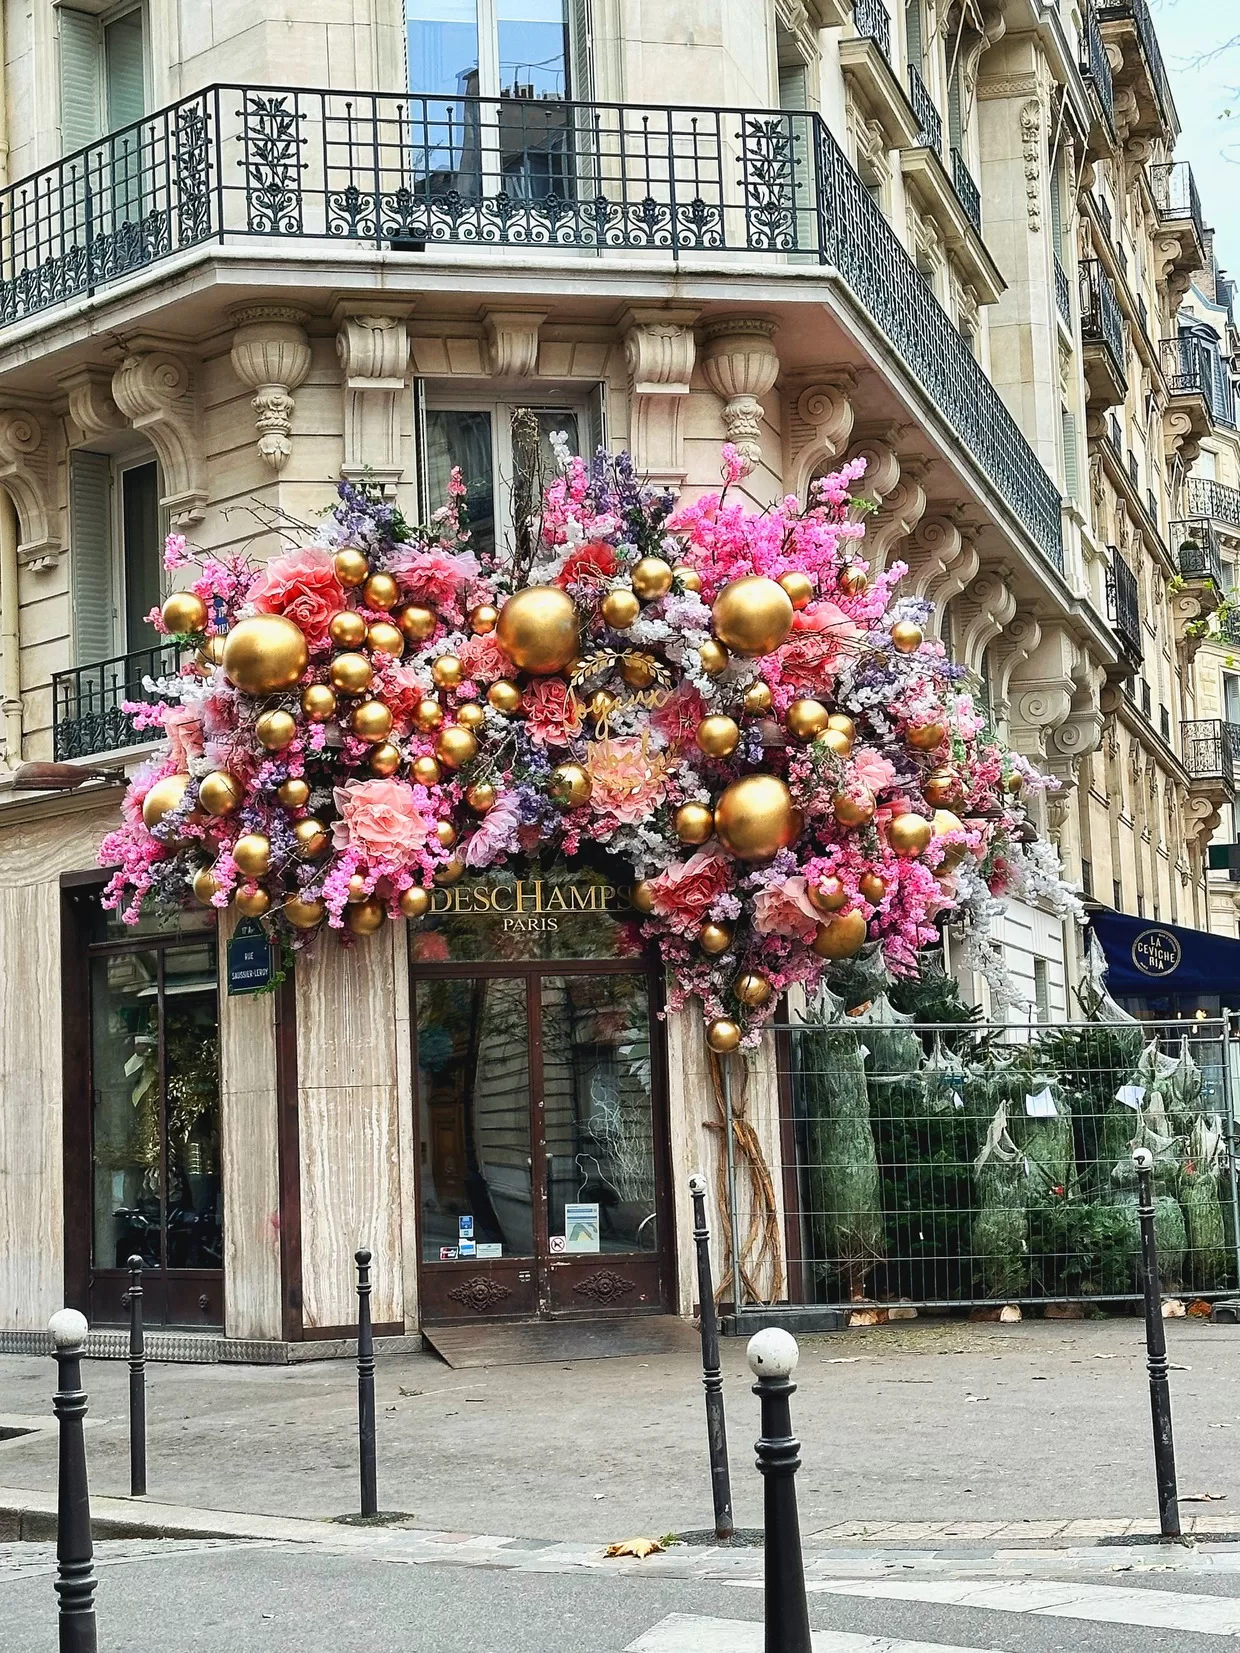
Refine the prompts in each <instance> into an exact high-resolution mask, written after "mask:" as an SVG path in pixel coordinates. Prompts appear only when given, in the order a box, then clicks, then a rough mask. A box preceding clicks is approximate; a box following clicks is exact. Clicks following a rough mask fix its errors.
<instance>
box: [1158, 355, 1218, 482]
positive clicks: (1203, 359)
mask: <svg viewBox="0 0 1240 1653" xmlns="http://www.w3.org/2000/svg"><path fill="white" fill-rule="evenodd" d="M1159 351H1160V354H1161V357H1162V369H1163V373H1164V374H1165V375H1166V379H1167V389H1168V391H1169V392H1170V396H1171V403H1170V406H1169V408H1168V410H1167V419H1168V420H1169V421H1170V424H1169V431H1170V434H1172V435H1173V436H1175V437H1178V438H1180V439H1181V440H1182V442H1183V447H1182V449H1181V458H1182V460H1183V461H1184V463H1185V464H1186V465H1188V464H1191V463H1192V461H1193V460H1194V459H1196V457H1197V454H1198V453H1199V452H1200V449H1201V439H1202V437H1205V436H1208V435H1209V434H1210V430H1211V428H1212V427H1214V426H1223V427H1224V428H1225V429H1229V430H1230V429H1233V428H1234V427H1235V423H1236V409H1235V397H1234V393H1233V391H1232V388H1231V378H1230V376H1229V374H1228V372H1227V368H1226V366H1225V365H1224V363H1223V361H1222V358H1221V357H1220V356H1219V354H1218V352H1217V351H1215V350H1211V349H1210V347H1209V346H1208V345H1207V344H1206V343H1205V342H1204V341H1203V340H1202V339H1200V338H1197V337H1196V336H1195V335H1193V334H1188V333H1185V334H1181V335H1180V337H1179V338H1175V339H1163V341H1162V343H1161V344H1160V345H1159Z"/></svg>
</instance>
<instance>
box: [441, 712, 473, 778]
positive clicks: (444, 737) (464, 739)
mask: <svg viewBox="0 0 1240 1653" xmlns="http://www.w3.org/2000/svg"><path fill="white" fill-rule="evenodd" d="M477 753H478V742H477V741H476V740H475V739H474V737H473V735H471V734H470V732H469V730H468V729H462V728H461V727H460V725H459V724H456V723H452V724H449V725H448V727H447V728H446V729H445V730H444V731H443V733H442V734H441V735H440V737H439V739H438V741H436V743H435V756H436V757H437V758H438V759H439V761H440V763H442V764H443V766H444V768H445V769H459V768H460V767H461V765H462V764H463V763H468V762H469V760H470V759H471V758H473V757H476V756H477Z"/></svg>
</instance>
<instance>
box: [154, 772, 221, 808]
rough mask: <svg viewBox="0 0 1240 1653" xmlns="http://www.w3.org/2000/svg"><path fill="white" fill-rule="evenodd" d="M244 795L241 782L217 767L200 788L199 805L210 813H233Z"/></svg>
mask: <svg viewBox="0 0 1240 1653" xmlns="http://www.w3.org/2000/svg"><path fill="white" fill-rule="evenodd" d="M244 795H245V789H244V787H243V786H242V785H241V782H240V781H239V780H238V779H237V778H236V776H235V775H230V774H229V773H228V771H227V770H226V769H217V770H216V771H215V773H214V775H208V776H206V778H205V779H204V780H203V782H202V784H201V786H200V787H199V788H198V802H199V805H200V806H201V807H202V808H203V809H205V810H206V812H207V814H208V815H231V814H232V812H233V810H234V809H236V807H237V805H238V804H239V803H240V802H241V799H242V798H243V796H244ZM145 814H146V810H145V808H144V809H143V815H145Z"/></svg>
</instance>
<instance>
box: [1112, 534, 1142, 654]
mask: <svg viewBox="0 0 1240 1653" xmlns="http://www.w3.org/2000/svg"><path fill="white" fill-rule="evenodd" d="M1108 550H1109V551H1110V553H1111V566H1110V568H1109V569H1108V571H1107V618H1108V619H1109V620H1110V622H1111V624H1112V625H1113V626H1114V628H1115V635H1116V636H1117V637H1118V638H1119V640H1120V642H1121V643H1122V644H1123V645H1124V647H1125V649H1126V650H1127V651H1128V653H1129V655H1130V656H1131V657H1132V658H1133V659H1134V660H1140V659H1141V656H1142V654H1143V653H1144V650H1143V648H1142V643H1141V603H1140V597H1139V595H1138V589H1137V576H1136V575H1135V574H1134V573H1133V571H1132V569H1131V568H1130V567H1129V566H1128V564H1127V562H1126V561H1125V560H1124V557H1123V555H1122V553H1121V552H1120V551H1119V550H1118V548H1117V547H1116V546H1114V545H1112V546H1109V547H1108Z"/></svg>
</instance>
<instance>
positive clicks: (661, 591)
mask: <svg viewBox="0 0 1240 1653" xmlns="http://www.w3.org/2000/svg"><path fill="white" fill-rule="evenodd" d="M629 578H630V579H631V580H632V582H633V590H634V591H635V592H636V593H637V595H638V596H639V597H640V598H641V600H642V602H644V603H653V602H654V601H655V600H656V599H657V598H659V597H666V596H667V594H668V592H669V591H670V590H671V589H672V565H671V563H669V562H664V560H663V558H662V557H643V558H642V559H641V561H640V562H639V563H638V564H637V565H636V567H635V568H634V569H633V572H632V574H630V576H629Z"/></svg>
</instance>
